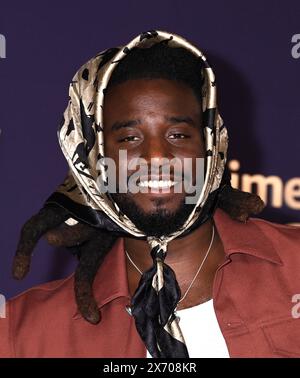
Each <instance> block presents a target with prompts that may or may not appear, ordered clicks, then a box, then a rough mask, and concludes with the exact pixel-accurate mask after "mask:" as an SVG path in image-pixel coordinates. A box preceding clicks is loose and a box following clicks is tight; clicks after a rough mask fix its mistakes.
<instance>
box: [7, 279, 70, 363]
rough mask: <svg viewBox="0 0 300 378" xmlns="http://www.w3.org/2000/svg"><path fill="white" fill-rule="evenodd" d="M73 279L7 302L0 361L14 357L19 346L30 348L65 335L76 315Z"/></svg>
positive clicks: (31, 291)
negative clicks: (36, 342) (47, 337)
mask: <svg viewBox="0 0 300 378" xmlns="http://www.w3.org/2000/svg"><path fill="white" fill-rule="evenodd" d="M73 276H74V275H73V274H72V275H71V276H68V277H67V278H65V279H62V280H57V281H52V282H48V283H45V284H42V285H38V286H35V287H33V288H31V289H29V290H26V291H24V292H23V293H21V294H19V295H17V296H15V297H14V298H12V299H10V300H8V301H7V303H6V304H5V318H3V319H2V318H1V319H0V339H1V342H0V357H15V356H16V348H17V346H20V345H23V344H24V345H29V344H30V345H31V341H28V340H40V339H41V338H42V337H43V336H45V335H49V334H54V333H55V332H62V331H63V329H62V327H63V325H64V324H65V323H66V320H67V319H72V316H73V315H74V312H75V311H76V307H75V299H74V292H73V281H74V279H73ZM61 321H62V323H60V322H61ZM17 349H18V348H17Z"/></svg>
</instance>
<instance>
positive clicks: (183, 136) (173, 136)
mask: <svg viewBox="0 0 300 378" xmlns="http://www.w3.org/2000/svg"><path fill="white" fill-rule="evenodd" d="M170 138H171V139H185V138H190V136H189V135H186V134H182V133H174V134H171V135H170Z"/></svg>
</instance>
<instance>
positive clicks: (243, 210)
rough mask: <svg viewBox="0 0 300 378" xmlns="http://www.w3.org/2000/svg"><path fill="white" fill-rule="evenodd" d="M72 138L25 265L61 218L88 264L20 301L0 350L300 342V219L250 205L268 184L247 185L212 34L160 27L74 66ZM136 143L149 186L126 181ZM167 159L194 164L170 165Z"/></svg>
mask: <svg viewBox="0 0 300 378" xmlns="http://www.w3.org/2000/svg"><path fill="white" fill-rule="evenodd" d="M59 141H60V145H61V148H62V150H63V153H64V155H65V157H66V159H67V161H68V163H69V166H70V174H69V176H68V178H67V179H66V180H65V182H64V184H63V185H62V186H61V187H60V188H58V190H57V191H56V193H54V194H53V195H52V196H51V197H50V198H49V199H48V200H47V202H46V205H45V207H44V208H43V209H42V210H41V212H40V213H39V214H38V215H37V216H36V217H35V218H34V219H32V220H31V221H30V222H29V223H28V224H27V226H26V227H25V228H24V229H23V231H22V235H21V240H20V243H19V245H18V251H17V255H16V259H15V262H14V274H15V276H16V277H17V278H22V277H23V276H24V275H25V274H26V272H27V271H28V269H29V262H30V253H31V251H32V248H33V246H34V244H35V242H36V239H37V236H36V235H38V237H39V236H40V235H42V234H43V233H45V232H46V231H48V233H47V235H48V240H49V241H50V242H52V243H53V244H55V243H56V244H59V243H60V244H64V245H66V246H73V247H74V246H76V245H77V244H78V245H79V246H78V247H77V251H78V255H79V265H78V269H77V270H76V272H75V275H74V276H73V275H72V276H71V277H68V278H67V279H65V280H60V281H56V282H51V283H48V284H45V285H41V286H39V287H36V288H33V289H31V290H29V291H27V292H25V293H23V294H21V295H20V296H18V297H16V298H14V299H13V300H11V301H10V302H9V304H8V308H7V318H6V319H5V320H4V321H2V320H1V323H0V334H1V340H4V341H3V342H2V343H1V345H0V355H2V356H20V357H146V356H147V357H150V356H153V357H204V356H211V357H218V356H221V357H227V356H231V357H238V356H239V357H269V356H300V342H299V337H298V336H300V334H299V320H298V317H297V316H296V315H297V314H296V312H295V311H293V306H294V304H293V302H292V300H293V298H294V296H295V294H297V293H299V291H300V287H299V283H298V281H297V278H296V277H297V273H296V272H297V267H298V266H299V264H300V255H299V249H300V247H299V243H300V232H299V230H298V229H297V228H296V227H288V226H284V225H277V224H273V223H270V222H267V221H263V220H259V219H255V218H249V215H250V214H256V213H258V212H259V211H260V210H261V209H262V207H263V206H262V203H261V200H260V199H259V198H258V197H257V196H255V195H251V194H248V193H243V192H240V191H237V190H234V189H232V188H231V186H230V178H229V175H228V172H227V170H226V156H227V130H226V128H225V126H224V125H223V121H222V119H221V117H220V115H219V113H218V110H217V105H216V82H215V77H214V74H213V72H212V69H211V67H210V66H209V65H208V63H207V61H206V58H205V57H204V55H203V54H202V53H201V51H200V50H198V49H197V48H196V47H195V46H193V45H192V44H190V43H189V42H187V41H186V40H184V39H183V38H181V37H179V36H177V35H175V34H170V33H166V32H162V31H150V32H147V33H142V34H141V35H139V36H137V37H136V38H135V39H133V40H132V41H131V42H129V43H128V44H127V45H126V46H123V47H122V48H116V49H109V50H107V51H105V52H103V53H100V54H98V55H97V56H96V57H95V58H93V59H92V60H90V61H89V62H88V63H86V64H85V65H84V66H83V67H81V69H80V70H79V71H78V72H77V74H76V75H75V77H74V78H73V80H72V83H71V85H70V101H69V105H68V107H67V109H66V111H65V113H64V119H63V122H62V125H61V127H60V130H59ZM120 151H126V153H127V158H128V160H129V162H132V161H134V160H135V159H137V160H138V162H139V164H140V165H144V166H146V171H145V170H144V171H143V172H142V173H141V174H140V173H139V172H138V167H137V166H133V165H131V163H129V164H126V168H127V173H126V177H125V183H126V184H132V181H133V180H131V179H133V178H137V180H136V181H135V184H136V185H133V186H130V185H128V188H132V187H135V188H136V187H137V188H138V189H140V190H138V191H131V190H129V189H128V188H127V190H126V191H125V192H124V191H123V192H122V191H121V190H120V189H121V179H120V173H123V172H121V171H122V168H124V161H123V160H122V158H121V157H120V156H121V155H120ZM105 159H106V160H105ZM109 159H110V160H109ZM164 159H168V162H170V161H171V160H172V159H175V161H177V162H181V163H182V165H181V166H184V162H185V161H186V160H187V159H190V160H191V161H192V162H193V163H194V164H193V165H192V167H191V169H190V170H188V172H186V171H183V172H180V171H178V170H177V169H175V168H174V167H173V170H172V173H171V174H170V175H169V176H167V175H166V173H165V172H164V170H163V167H164V165H167V164H166V160H164ZM201 159H205V164H204V166H203V174H204V182H203V183H202V185H201V183H200V184H199V182H198V176H199V174H200V173H201V172H200V173H199V171H201V168H200V169H198V168H199V167H198V168H197V164H196V163H197V161H201ZM153 160H154V161H156V162H158V171H156V172H155V173H154V176H152V177H151V176H150V173H151V174H152V173H153V172H152V170H151V169H150V162H152V161H153ZM111 161H113V162H115V166H116V184H117V185H116V186H117V190H116V191H114V190H111V187H110V179H111V171H110V169H109V164H108V163H110V162H111ZM137 172H138V173H139V174H138V175H137V176H135V174H136V173H137ZM187 178H188V179H187ZM186 179H187V182H188V186H184V189H183V190H181V191H180V190H179V191H177V190H175V189H177V188H178V187H179V184H180V183H181V184H182V183H183V182H185V180H186ZM133 184H134V182H133ZM194 184H197V185H198V186H200V187H201V191H200V193H198V192H197V185H196V187H195V190H194V191H189V189H190V188H193V185H194ZM107 187H108V188H109V190H108V191H105V189H106V188H107ZM182 187H183V186H181V188H182ZM146 189H147V190H146ZM195 192H196V194H195ZM193 195H194V201H190V202H189V203H187V202H188V201H187V198H189V199H191V198H193ZM68 218H72V219H68ZM74 220H76V221H77V222H78V223H77V224H76V225H74V226H71V225H69V226H67V225H66V222H67V223H68V224H70V221H74ZM64 221H66V222H65V224H63V225H62V226H60V227H58V226H59V225H60V223H63V222H64ZM73 223H74V222H73ZM75 223H76V222H75ZM35 227H36V228H35ZM33 230H34V232H32V231H33ZM33 234H35V236H34V237H33V236H32V235H33ZM62 241H63V242H62ZM92 284H93V292H92V290H91V287H92ZM73 286H74V287H75V298H74V296H73ZM93 294H94V297H93ZM75 300H76V302H77V306H76V302H75ZM297 335H298V336H297Z"/></svg>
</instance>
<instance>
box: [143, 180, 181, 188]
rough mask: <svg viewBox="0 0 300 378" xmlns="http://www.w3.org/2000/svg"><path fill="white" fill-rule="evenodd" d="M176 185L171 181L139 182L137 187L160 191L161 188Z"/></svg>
mask: <svg viewBox="0 0 300 378" xmlns="http://www.w3.org/2000/svg"><path fill="white" fill-rule="evenodd" d="M175 184H176V183H175V182H174V181H171V180H160V181H158V180H149V181H141V182H140V183H139V184H138V185H139V186H141V187H144V188H155V189H158V188H160V189H162V188H170V187H171V186H173V185H175Z"/></svg>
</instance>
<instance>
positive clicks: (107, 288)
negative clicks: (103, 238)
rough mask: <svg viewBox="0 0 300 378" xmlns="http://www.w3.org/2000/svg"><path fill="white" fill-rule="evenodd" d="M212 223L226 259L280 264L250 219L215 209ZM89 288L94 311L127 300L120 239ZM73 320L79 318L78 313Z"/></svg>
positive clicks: (268, 240) (125, 271)
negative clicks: (245, 256)
mask: <svg viewBox="0 0 300 378" xmlns="http://www.w3.org/2000/svg"><path fill="white" fill-rule="evenodd" d="M213 219H214V224H215V226H216V229H217V231H218V233H219V236H220V238H221V240H222V243H223V246H224V251H225V254H226V255H227V256H228V257H229V256H230V255H232V254H234V253H241V254H248V255H252V256H254V257H258V258H261V259H264V260H267V261H270V262H272V263H276V264H282V261H281V260H280V258H279V255H278V253H277V252H276V249H275V247H274V245H273V244H272V242H271V240H270V238H268V237H267V236H266V235H265V234H264V232H263V231H262V230H261V228H260V227H259V226H258V225H257V224H256V222H254V221H253V220H252V219H251V218H250V219H249V220H248V221H247V222H245V223H243V222H239V221H236V220H233V219H232V218H230V216H229V215H228V214H226V213H225V212H224V211H223V210H221V209H217V210H216V211H215V214H214V217H213ZM93 287H94V295H95V300H96V302H97V303H98V308H101V307H102V306H104V305H105V304H106V303H108V302H111V301H112V300H114V299H116V298H119V297H126V298H128V300H130V293H129V287H128V278H127V268H126V255H125V251H124V238H119V239H117V241H116V243H115V244H114V246H113V248H112V249H111V251H110V252H109V253H108V254H107V255H106V257H105V259H104V261H103V263H102V265H101V267H100V268H99V271H98V273H97V275H96V277H95V281H94V285H93ZM73 317H74V318H78V317H81V315H80V313H79V312H78V310H76V311H75V314H74V316H73Z"/></svg>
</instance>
